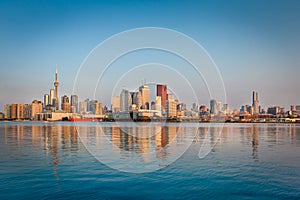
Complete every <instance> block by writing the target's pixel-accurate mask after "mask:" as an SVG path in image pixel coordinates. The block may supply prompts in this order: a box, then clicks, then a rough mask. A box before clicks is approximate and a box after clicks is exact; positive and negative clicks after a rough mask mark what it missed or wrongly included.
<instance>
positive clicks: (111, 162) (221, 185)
mask: <svg viewBox="0 0 300 200" xmlns="http://www.w3.org/2000/svg"><path fill="white" fill-rule="evenodd" d="M221 128H222V127H221ZM220 130H222V131H221V132H220ZM199 150H200V157H201V155H202V158H201V159H200V158H199ZM208 150H209V151H208ZM201 152H202V153H201ZM207 153H208V154H207ZM206 154H207V155H206ZM0 199H300V124H225V125H224V127H223V128H222V129H220V125H218V124H209V125H208V124H196V123H180V124H179V123H178V124H177V123H167V124H165V125H164V126H160V125H157V124H151V125H147V124H139V125H138V126H134V125H133V124H130V123H125V122H122V123H118V124H116V123H81V124H77V125H76V124H73V123H70V122H64V123H63V122H58V123H43V122H0Z"/></svg>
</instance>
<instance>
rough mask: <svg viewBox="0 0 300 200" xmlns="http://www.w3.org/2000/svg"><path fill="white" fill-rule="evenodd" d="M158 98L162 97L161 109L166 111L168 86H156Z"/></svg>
mask: <svg viewBox="0 0 300 200" xmlns="http://www.w3.org/2000/svg"><path fill="white" fill-rule="evenodd" d="M156 96H160V97H161V107H162V109H166V107H167V85H160V84H158V85H157V86H156Z"/></svg>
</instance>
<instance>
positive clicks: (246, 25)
mask: <svg viewBox="0 0 300 200" xmlns="http://www.w3.org/2000/svg"><path fill="white" fill-rule="evenodd" d="M299 11H300V1H297V0H295V1H292V0H287V1H283V0H280V1H277V0H273V1H267V0H252V1H250V0H249V1H247V0H228V1H217V0H212V1H200V0H199V1H179V0H178V1H163V0H160V1H156V0H154V1H143V0H139V1H135V0H131V1H121V0H120V1H117V0H112V1H91V0H87V1H79V0H72V1H71V0H70V1H56V0H52V1H43V0H39V1H30V0H23V1H14V0H8V1H3V0H0V68H1V73H0V82H1V84H0V92H1V95H0V111H3V110H4V109H3V106H4V104H6V103H30V102H31V101H32V100H34V99H38V100H43V95H44V94H45V93H49V90H50V89H51V88H53V82H54V73H55V66H56V64H57V65H58V68H59V82H60V85H59V94H60V96H63V95H64V94H67V95H71V93H72V91H73V85H74V82H75V78H76V74H77V72H78V70H79V68H80V66H81V64H82V63H83V62H84V60H85V59H86V58H87V56H88V55H89V54H90V52H91V51H92V50H93V49H94V48H95V47H96V46H97V45H99V44H100V43H101V42H103V41H104V40H106V39H107V38H109V37H111V36H113V35H115V34H118V33H120V32H123V31H126V30H129V29H134V28H142V27H161V28H167V29H172V30H175V31H178V32H181V33H183V34H185V35H187V36H189V37H191V38H193V39H194V40H195V41H196V42H198V43H199V44H200V45H201V46H202V47H203V48H204V49H205V50H206V52H207V53H208V54H209V55H210V57H211V58H212V59H213V61H214V62H215V64H216V65H217V67H218V69H219V71H220V74H221V77H222V79H223V81H224V86H225V89H226V90H225V91H226V97H227V102H226V103H229V105H230V106H231V107H232V108H239V107H240V105H242V104H251V92H252V91H253V90H256V91H257V92H258V94H259V100H260V103H261V104H262V106H263V107H267V106H269V105H279V106H283V107H286V108H289V106H290V105H300V91H299V75H300V66H299V63H300V37H299V36H300V12H299ZM147 55H149V57H150V58H153V59H152V60H151V59H148V60H147V58H149V57H147ZM161 55H166V57H167V58H170V60H173V61H174V59H172V58H171V57H170V56H169V55H167V54H158V53H157V52H149V51H148V52H147V51H145V52H143V53H141V54H139V53H137V54H136V55H135V57H134V58H132V59H133V60H134V59H136V58H138V59H139V61H140V62H137V63H136V64H142V63H143V62H142V59H145V63H147V62H151V61H153V60H155V61H157V59H160V56H161ZM168 56H169V57H168ZM129 57H130V55H129ZM162 59H166V58H162ZM129 60H130V59H127V60H126V59H125V58H124V60H123V61H124V62H123V63H124V65H126V62H128V63H130V62H129ZM178 62H180V61H178ZM169 64H170V65H172V64H174V65H176V63H174V62H170V63H169ZM118 67H121V65H118V63H116V65H115V70H118ZM177 67H178V68H180V66H177ZM181 68H182V70H184V65H182V67H181ZM137 72H138V71H137ZM164 73H165V75H166V77H168V73H167V72H164ZM113 74H114V72H113V71H112V73H108V74H107V77H106V78H107V79H108V80H109V78H110V76H111V77H113ZM137 74H138V75H137V77H138V78H137V79H139V80H136V81H137V82H138V83H141V80H143V79H147V73H143V70H142V69H140V72H139V73H137ZM187 76H188V75H187ZM186 78H187V79H189V77H186ZM191 79H192V78H191ZM160 81H161V82H167V81H164V80H160ZM122 84H123V85H122V87H124V86H125V87H128V88H129V89H131V90H132V89H134V88H133V86H131V88H130V86H127V85H124V83H122ZM125 84H126V83H125ZM199 84H203V81H202V80H199ZM180 86H181V84H180V81H178V84H177V85H176V83H174V85H173V87H172V90H174V92H176V90H177V93H180V94H181V99H183V100H182V101H186V102H187V103H191V101H192V100H191V99H192V98H190V96H189V94H188V93H186V94H185V93H184V89H183V88H182V87H180ZM104 87H105V86H104ZM137 87H138V86H137ZM87 89H90V88H87ZM203 90H205V89H203ZM182 91H183V92H182ZM117 93H118V92H117ZM206 93H207V91H203V93H202V92H201V91H200V92H199V91H198V92H197V94H196V95H197V98H198V99H199V104H205V105H209V102H208V101H209V99H208V98H207V97H206V95H205V94H206ZM112 95H113V94H112V92H111V91H108V90H103V92H102V90H101V93H99V94H98V93H97V96H96V98H97V99H98V100H99V101H102V102H103V103H104V104H106V105H108V104H110V98H111V96H112ZM87 97H88V96H79V99H80V100H84V99H86V98H87ZM89 98H92V97H89Z"/></svg>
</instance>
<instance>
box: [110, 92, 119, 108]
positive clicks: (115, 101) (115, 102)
mask: <svg viewBox="0 0 300 200" xmlns="http://www.w3.org/2000/svg"><path fill="white" fill-rule="evenodd" d="M111 110H112V112H120V97H118V96H117V97H113V98H112V105H111Z"/></svg>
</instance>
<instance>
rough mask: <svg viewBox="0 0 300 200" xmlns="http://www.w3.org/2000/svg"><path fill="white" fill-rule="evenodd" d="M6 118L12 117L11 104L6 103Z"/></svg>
mask: <svg viewBox="0 0 300 200" xmlns="http://www.w3.org/2000/svg"><path fill="white" fill-rule="evenodd" d="M4 118H5V119H10V118H11V104H5V105H4Z"/></svg>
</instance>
